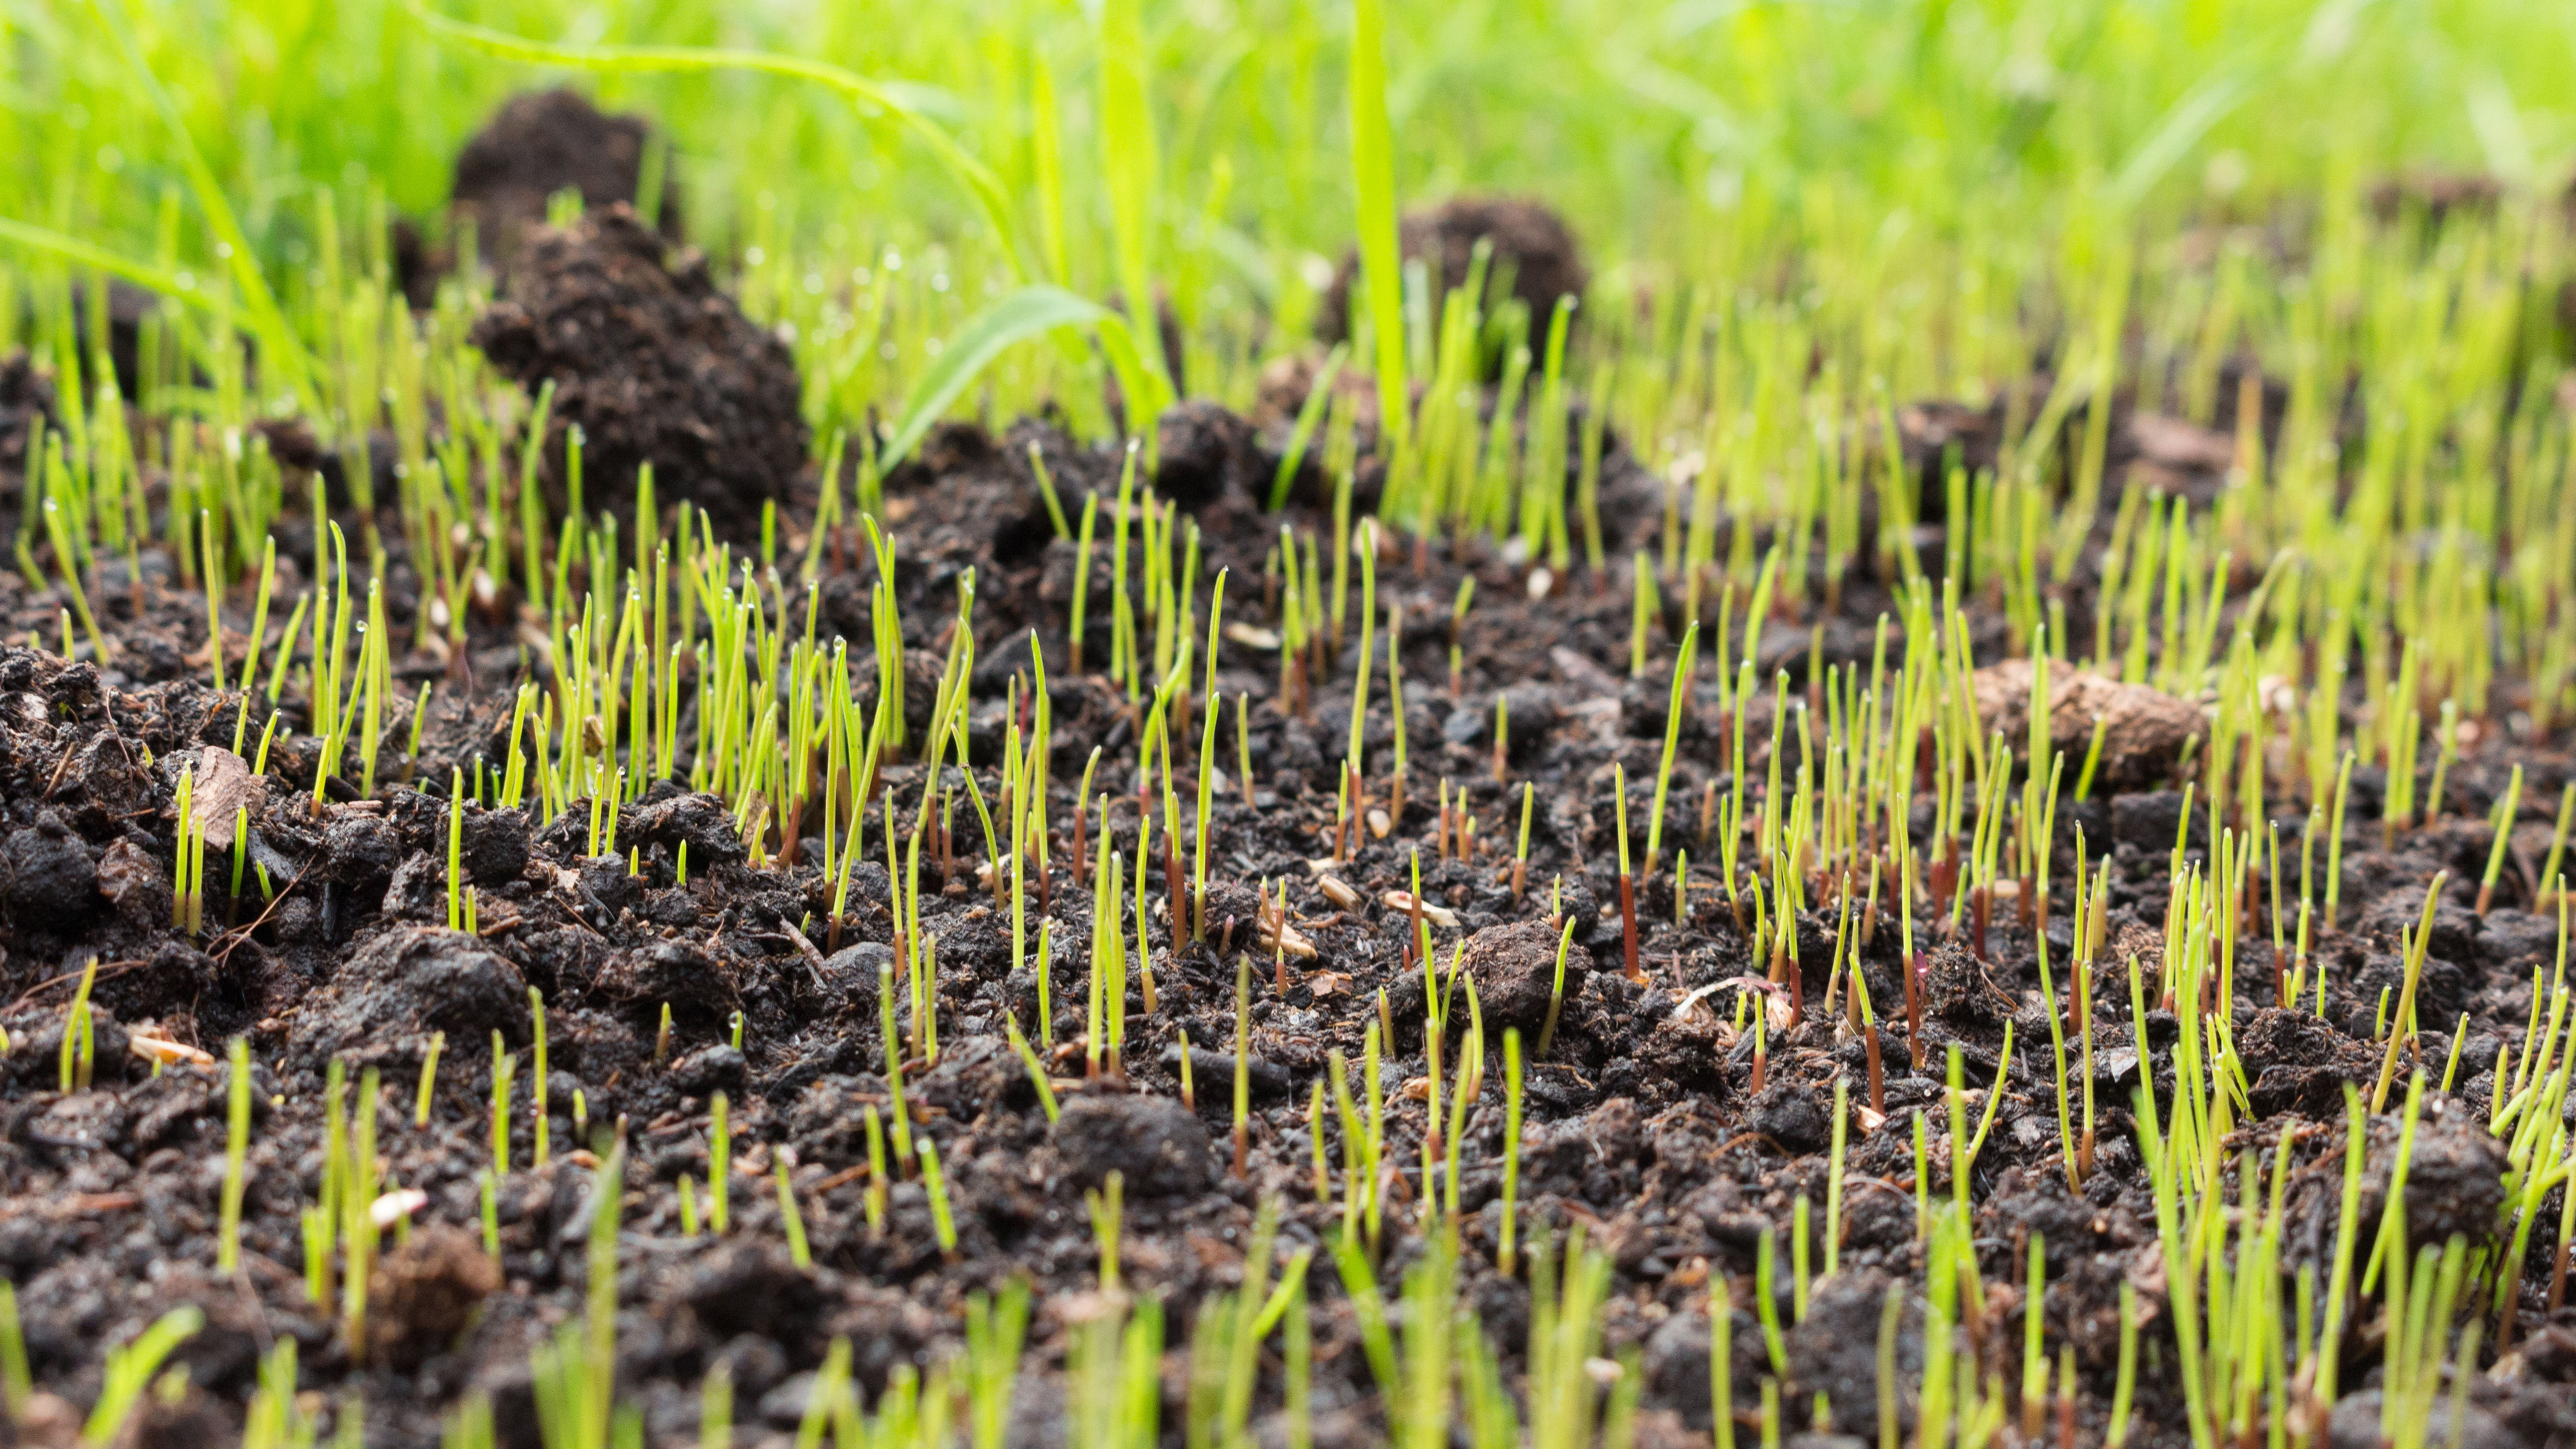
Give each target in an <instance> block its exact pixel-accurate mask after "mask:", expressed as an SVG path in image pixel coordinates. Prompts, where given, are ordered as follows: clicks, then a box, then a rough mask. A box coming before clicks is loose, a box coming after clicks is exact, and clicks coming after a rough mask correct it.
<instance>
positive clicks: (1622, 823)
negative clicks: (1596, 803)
mask: <svg viewBox="0 0 2576 1449" xmlns="http://www.w3.org/2000/svg"><path fill="white" fill-rule="evenodd" d="M1610 789H1611V792H1612V794H1611V800H1612V804H1613V808H1614V814H1615V818H1616V819H1617V821H1618V834H1619V952H1620V960H1621V962H1622V963H1623V974H1625V975H1626V976H1627V978H1628V979H1629V980H1630V981H1633V982H1636V983H1637V984H1639V985H1641V986H1642V985H1644V984H1645V980H1646V973H1645V972H1644V971H1643V970H1642V969H1640V968H1639V967H1638V965H1637V880H1636V877H1635V876H1633V875H1631V874H1629V871H1628V771H1627V768H1626V767H1625V766H1623V765H1618V764H1613V765H1612V766H1611V767H1610Z"/></svg>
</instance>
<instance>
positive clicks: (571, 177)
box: [448, 87, 682, 265]
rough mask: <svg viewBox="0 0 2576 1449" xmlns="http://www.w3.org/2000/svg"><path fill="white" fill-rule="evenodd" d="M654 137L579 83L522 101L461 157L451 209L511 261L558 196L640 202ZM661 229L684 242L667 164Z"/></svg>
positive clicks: (587, 202)
mask: <svg viewBox="0 0 2576 1449" xmlns="http://www.w3.org/2000/svg"><path fill="white" fill-rule="evenodd" d="M652 134H653V124H652V123H651V122H650V121H647V120H645V119H644V118H643V117H642V116H636V115H625V114H620V115H613V116H612V115H609V114H606V113H605V112H603V111H601V110H600V109H599V108H598V107H597V106H594V105H592V104H591V103H590V98H589V97H587V96H585V95H583V94H582V93H581V92H579V91H576V90H572V89H570V88H569V87H559V88H557V89H555V90H550V91H529V92H526V93H525V94H522V95H517V96H513V97H511V98H510V101H509V103H508V104H507V105H504V106H503V107H501V109H500V110H499V111H498V112H496V113H495V114H494V115H493V117H492V119H491V120H489V121H487V122H485V123H484V125H483V129H482V130H480V131H477V132H475V133H474V138H473V139H472V140H470V141H467V142H466V143H465V149H464V150H462V151H460V152H458V153H457V155H456V185H455V188H454V190H452V191H451V192H450V193H449V197H448V205H449V207H450V208H451V209H452V211H453V213H454V220H456V221H460V222H461V221H467V220H471V221H472V222H473V223H474V226H475V245H476V246H477V247H479V248H480V249H481V251H482V253H483V255H484V256H485V257H486V258H488V259H489V260H491V261H492V262H493V263H495V264H496V265H497V264H501V263H504V262H506V261H508V259H510V258H511V257H513V256H515V255H517V253H518V250H519V247H520V245H521V244H522V243H523V242H525V241H526V240H527V239H528V234H529V233H530V232H532V231H534V230H536V229H537V228H538V227H539V226H542V225H543V224H544V222H545V219H546V200H547V198H549V197H551V196H553V195H554V194H555V193H556V192H558V191H564V190H575V191H579V192H580V193H581V204H582V208H583V209H584V210H586V211H596V210H599V209H600V208H602V207H606V206H609V205H612V204H614V203H616V202H621V201H624V202H633V201H635V200H637V199H638V198H637V187H639V186H640V185H641V184H642V181H643V172H644V147H645V144H646V142H647V141H648V140H649V139H650V138H651V136H652ZM661 227H662V234H663V235H664V236H667V237H669V238H671V239H672V240H674V241H677V240H679V238H680V236H681V234H682V233H681V227H680V184H679V182H678V181H677V180H676V179H674V177H673V175H672V173H671V170H670V168H668V167H667V166H666V167H665V168H664V169H663V172H662V209H661Z"/></svg>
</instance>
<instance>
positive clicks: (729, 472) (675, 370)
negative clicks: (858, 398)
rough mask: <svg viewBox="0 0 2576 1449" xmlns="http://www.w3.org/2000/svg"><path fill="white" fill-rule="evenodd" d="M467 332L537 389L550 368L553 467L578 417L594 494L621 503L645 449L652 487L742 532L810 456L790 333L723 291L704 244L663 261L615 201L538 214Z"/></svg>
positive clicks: (627, 501) (658, 244)
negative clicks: (546, 222)
mask: <svg viewBox="0 0 2576 1449" xmlns="http://www.w3.org/2000/svg"><path fill="white" fill-rule="evenodd" d="M473 340H474V345H475V346H477V347H480V348H482V349H483V353H484V355H485V356H486V357H488V358H490V359H491V361H492V365H493V366H494V367H495V368H497V369H499V370H500V371H501V372H502V373H503V374H504V375H506V376H508V377H511V378H514V379H516V380H517V381H518V382H519V383H520V384H521V385H522V386H524V387H526V388H527V390H528V392H529V394H530V395H531V396H533V395H535V394H536V393H537V392H538V390H539V389H541V388H542V387H543V386H544V385H545V383H546V382H547V381H548V380H549V379H551V380H552V381H553V382H554V384H555V400H554V413H553V419H552V422H551V424H550V431H549V436H548V439H547V445H546V453H547V457H548V458H549V460H551V461H552V462H553V463H554V464H555V467H556V471H555V475H554V476H555V477H556V478H557V479H558V480H560V478H561V476H562V474H561V460H562V458H563V443H564V435H565V433H566V432H567V431H568V430H569V429H570V428H572V427H573V426H575V425H579V427H580V428H581V430H582V437H583V444H582V460H583V461H582V471H583V477H584V480H585V483H584V488H585V502H586V504H588V505H590V506H597V505H599V504H602V503H607V502H609V501H611V500H616V501H617V502H618V506H620V507H621V508H629V507H631V506H632V501H633V490H634V482H635V470H636V469H637V468H639V467H641V466H642V465H644V464H646V463H650V464H652V465H653V479H654V489H655V496H656V497H658V498H660V499H661V500H663V501H665V502H669V501H672V500H675V499H683V498H684V499H687V500H688V501H689V502H690V503H692V504H694V505H696V507H697V508H698V509H699V510H701V511H702V512H704V513H705V514H706V515H707V517H708V518H709V519H710V520H711V521H712V522H713V523H714V524H715V526H716V529H717V531H718V532H720V533H724V534H728V535H731V536H736V537H741V536H746V535H748V534H750V533H751V532H752V531H754V530H756V529H757V528H758V527H759V523H760V506H761V504H762V502H763V501H765V500H770V499H778V498H783V497H785V496H786V494H787V486H788V484H789V482H790V481H792V480H793V479H794V478H795V477H796V475H797V473H798V472H799V471H800V470H802V469H803V467H804V466H805V445H806V429H805V420H804V418H803V416H802V415H801V414H800V413H799V412H798V409H797V402H798V391H797V380H796V366H795V363H794V362H793V361H792V360H790V358H789V357H788V353H787V345H786V344H785V343H784V342H781V341H780V340H779V339H778V338H777V337H776V336H774V335H772V334H770V333H768V332H765V331H763V330H762V329H761V328H759V327H758V326H756V325H754V324H753V323H752V321H751V320H750V319H749V318H747V317H745V316H743V315H742V309H741V308H739V307H736V306H735V305H734V303H733V299H732V298H730V297H727V296H726V295H724V293H722V292H721V291H719V290H717V288H716V285H715V281H714V279H713V278H712V277H710V276H709V275H708V272H707V264H706V258H705V257H704V256H702V255H700V254H699V253H697V252H695V251H687V252H683V253H681V254H679V256H677V257H676V258H674V259H672V260H670V261H668V262H666V261H665V260H664V242H663V238H662V237H661V236H659V235H657V234H655V233H654V232H652V231H649V230H647V229H646V228H645V226H644V224H643V223H642V222H641V221H639V220H637V219H636V216H635V211H634V208H632V207H630V206H627V205H625V204H624V203H623V202H620V203H616V204H614V205H611V206H608V207H606V208H604V209H602V210H599V211H594V212H591V213H589V214H587V215H585V216H584V217H583V218H582V219H581V220H580V221H579V222H577V223H575V224H574V225H573V226H571V227H569V228H562V229H558V228H554V227H539V228H537V230H536V231H535V232H534V233H533V234H532V236H531V238H530V240H529V242H528V245H527V247H526V249H525V251H524V253H523V254H522V255H521V256H520V258H519V260H518V262H517V264H516V265H514V266H513V267H512V268H511V269H510V272H509V275H508V279H507V281H506V283H505V290H504V292H503V295H502V297H501V299H500V300H499V301H497V302H495V303H494V304H493V305H492V308H491V310H490V311H488V312H486V313H484V314H483V316H482V317H481V318H480V319H479V320H477V321H476V322H475V324H474V333H473ZM558 501H560V494H559V495H558Z"/></svg>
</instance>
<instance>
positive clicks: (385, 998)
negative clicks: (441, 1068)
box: [287, 926, 528, 1064]
mask: <svg viewBox="0 0 2576 1449" xmlns="http://www.w3.org/2000/svg"><path fill="white" fill-rule="evenodd" d="M496 1029H497V1030H498V1031H500V1032H501V1033H502V1035H504V1036H505V1037H510V1038H512V1039H514V1040H515V1039H520V1038H524V1037H525V1036H526V1034H527V1030H528V983H527V981H526V980H525V978H523V977H521V976H520V975H519V968H518V967H516V966H513V965H511V964H510V963H509V962H508V961H506V960H503V959H502V958H501V957H499V956H497V955H495V954H493V952H492V951H491V949H490V948H488V947H486V946H485V945H484V944H483V942H482V941H481V940H479V939H477V938H475V937H473V936H468V935H466V934H465V933H463V932H461V931H447V930H439V929H435V928H432V927H427V926H411V927H405V928H402V929H399V930H393V931H388V932H386V933H384V934H383V935H381V936H378V937H376V938H375V939H374V940H372V941H369V942H368V943H367V944H366V946H365V947H364V948H363V949H361V950H360V951H359V952H358V953H357V954H356V955H355V956H352V957H350V958H349V961H348V963H347V964H346V965H344V966H342V967H341V968H340V969H339V971H338V972H337V973H336V974H335V975H333V976H332V978H331V980H330V981H329V983H328V984H326V985H324V986H322V987H320V988H319V989H317V990H316V991H314V992H313V993H311V994H310V995H308V996H306V997H305V998H304V1000H303V1002H302V1003H300V1004H299V1005H298V1006H297V1008H296V1012H295V1016H294V1018H293V1020H292V1021H291V1022H290V1023H289V1024H288V1027H287V1044H288V1047H289V1049H290V1051H291V1052H292V1053H293V1055H294V1056H295V1058H296V1059H298V1060H301V1061H309V1062H312V1063H315V1064H319V1063H320V1062H323V1061H325V1060H328V1059H329V1058H331V1057H333V1056H337V1055H339V1054H341V1053H343V1052H357V1051H369V1050H374V1051H378V1052H381V1051H383V1050H385V1049H388V1048H391V1049H395V1050H407V1049H408V1048H409V1047H410V1046H411V1044H412V1043H414V1042H415V1041H416V1040H417V1039H418V1038H421V1037H425V1036H426V1035H428V1034H429V1033H430V1032H433V1031H443V1032H445V1033H447V1036H448V1040H450V1041H451V1042H480V1041H482V1040H484V1039H485V1038H487V1037H489V1036H490V1035H491V1034H492V1033H493V1031H495V1030H496Z"/></svg>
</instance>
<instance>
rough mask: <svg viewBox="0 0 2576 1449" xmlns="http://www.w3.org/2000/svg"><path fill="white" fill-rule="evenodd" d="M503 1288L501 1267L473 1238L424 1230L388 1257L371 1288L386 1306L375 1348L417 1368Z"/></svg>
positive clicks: (374, 1297) (390, 1358)
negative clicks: (483, 1303) (487, 1299)
mask: <svg viewBox="0 0 2576 1449" xmlns="http://www.w3.org/2000/svg"><path fill="white" fill-rule="evenodd" d="M500 1287H501V1270H500V1268H499V1266H498V1265H496V1264H494V1263H493V1261H492V1259H491V1257H490V1256H489V1255H487V1254H486V1253H485V1252H484V1251H483V1245H482V1244H480V1243H477V1242H475V1241H474V1239H473V1238H472V1236H470V1235H469V1234H467V1233H465V1232H463V1231H461V1230H459V1229H456V1228H451V1227H441V1226H431V1227H425V1228H422V1229H420V1230H419V1231H417V1232H415V1233H413V1234H412V1238H411V1241H410V1242H408V1243H406V1244H404V1245H403V1246H401V1247H399V1248H396V1249H395V1250H394V1251H393V1252H392V1253H390V1254H388V1255H386V1257H385V1260H384V1261H383V1262H382V1263H381V1264H379V1265H377V1268H376V1272H375V1277H374V1278H373V1280H372V1281H370V1282H369V1283H368V1285H367V1296H368V1298H369V1299H370V1300H371V1301H373V1302H375V1303H377V1304H379V1305H381V1307H380V1309H379V1313H380V1316H379V1318H378V1319H377V1323H378V1325H379V1327H378V1329H377V1333H378V1335H379V1336H378V1337H377V1338H376V1340H375V1342H374V1343H373V1344H372V1345H371V1347H373V1348H374V1350H375V1351H376V1354H377V1356H378V1357H379V1358H381V1359H383V1360H385V1361H386V1362H388V1363H393V1364H398V1365H405V1366H409V1365H416V1364H418V1363H420V1362H421V1361H422V1360H424V1359H426V1358H428V1357H429V1356H430V1355H432V1354H435V1353H438V1352H440V1351H441V1350H443V1349H445V1348H446V1347H447V1346H448V1344H450V1343H452V1342H454V1341H455V1338H456V1336H457V1335H458V1334H460V1333H463V1332H464V1331H465V1330H466V1329H467V1328H469V1327H471V1326H472V1325H473V1322H474V1313H475V1310H476V1308H478V1307H479V1306H480V1305H481V1304H482V1302H483V1300H484V1299H485V1298H486V1297H489V1296H490V1295H491V1294H493V1293H495V1292H498V1291H499V1290H500Z"/></svg>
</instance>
